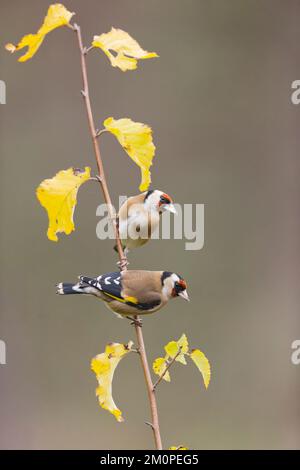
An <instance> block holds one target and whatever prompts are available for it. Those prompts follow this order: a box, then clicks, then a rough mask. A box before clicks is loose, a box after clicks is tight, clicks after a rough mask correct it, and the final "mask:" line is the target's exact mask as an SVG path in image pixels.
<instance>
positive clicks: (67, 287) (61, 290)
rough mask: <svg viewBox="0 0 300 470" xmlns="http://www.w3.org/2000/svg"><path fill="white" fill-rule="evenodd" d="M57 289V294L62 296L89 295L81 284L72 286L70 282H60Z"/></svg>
mask: <svg viewBox="0 0 300 470" xmlns="http://www.w3.org/2000/svg"><path fill="white" fill-rule="evenodd" d="M56 287H57V290H56V293H57V294H60V295H69V294H87V292H85V288H86V286H84V285H81V284H80V283H77V284H71V283H69V282H60V283H59V284H57V285H56Z"/></svg>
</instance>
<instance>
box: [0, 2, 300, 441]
mask: <svg viewBox="0 0 300 470" xmlns="http://www.w3.org/2000/svg"><path fill="white" fill-rule="evenodd" d="M64 4H65V6H66V7H67V8H68V9H69V10H71V11H74V12H76V19H75V21H77V22H78V23H79V24H80V25H81V27H82V30H83V35H84V40H85V43H86V45H89V44H90V42H91V39H92V37H93V35H94V34H100V33H102V32H107V31H108V30H109V29H110V28H111V26H115V27H119V28H122V29H124V30H125V31H128V32H129V33H130V34H131V35H132V36H133V37H134V38H136V39H137V40H138V41H139V42H140V44H141V45H142V46H143V47H144V48H145V49H147V50H149V51H157V52H158V53H159V55H160V58H159V59H154V60H149V61H143V62H140V64H139V67H138V69H137V70H136V71H135V72H127V73H122V72H121V71H120V70H118V69H115V68H112V67H111V66H110V65H109V62H108V60H107V58H106V57H105V56H104V54H103V53H101V52H100V51H94V52H93V53H91V54H90V55H89V56H88V68H89V79H90V87H91V96H92V102H93V108H94V114H95V118H96V121H97V123H99V127H101V123H102V122H103V120H104V119H105V118H106V117H108V116H114V117H115V118H120V117H130V118H132V119H133V120H135V121H141V122H145V123H147V124H149V125H151V126H152V128H153V132H154V141H155V144H156V146H157V153H156V157H155V160H154V166H153V169H152V180H153V186H154V187H157V188H160V189H163V190H164V191H166V192H168V193H169V194H171V195H172V196H173V197H174V199H175V201H176V202H181V203H202V204H205V245H204V248H203V249H202V250H201V251H185V249H184V247H185V241H184V240H173V241H153V242H152V243H149V244H148V245H147V246H146V247H144V248H143V249H141V250H139V251H138V250H137V251H135V252H134V253H132V255H131V257H130V261H131V264H130V267H131V268H142V269H144V268H146V269H165V270H174V271H178V272H180V273H181V274H182V275H183V276H184V277H185V278H186V279H187V281H188V284H189V294H190V297H191V300H192V301H191V302H190V303H189V304H186V303H184V302H181V301H180V300H177V301H174V302H172V303H170V304H169V305H168V307H167V308H165V309H164V310H163V311H162V312H161V313H158V314H156V315H153V316H151V317H149V318H146V319H145V321H144V336H145V342H146V346H147V351H148V356H149V360H150V361H151V362H152V360H153V359H154V358H155V357H157V356H159V355H160V354H161V353H162V351H163V346H164V345H165V344H166V343H167V342H168V341H169V340H171V339H175V338H178V337H179V336H180V335H181V334H182V333H183V332H185V333H186V334H187V336H188V338H189V341H190V345H191V346H193V347H199V348H201V349H202V350H203V351H204V352H205V353H206V355H207V356H208V357H209V359H210V361H211V364H212V381H211V385H210V387H209V389H208V390H207V391H206V390H205V389H204V386H203V383H202V379H201V377H200V375H199V373H198V371H197V370H196V368H195V367H194V366H193V364H190V365H189V366H186V367H183V366H181V365H180V364H178V365H176V367H174V370H173V373H172V382H171V383H170V384H168V383H162V384H161V386H160V387H159V390H158V392H157V399H158V404H159V413H160V421H161V432H162V436H163V443H164V447H166V448H167V447H169V446H170V445H178V444H185V445H187V446H188V447H190V448H194V449H231V448H234V449H250V448H257V449H262V448H270V449H277V448H284V449H289V448H297V447H299V443H300V399H299V396H300V366H296V365H293V364H292V363H291V353H292V350H291V343H292V341H294V340H295V339H299V338H300V320H299V300H300V299H299V296H300V290H299V274H300V273H299V234H300V233H299V232H300V227H299V177H300V165H299V161H300V159H299V146H300V132H299V129H300V127H299V126H300V106H298V107H297V106H295V105H293V104H292V103H291V99H290V95H291V83H292V81H294V80H296V79H300V55H299V40H300V29H299V16H300V2H299V1H297V0H288V1H285V2H282V1H280V0H260V1H258V0H251V1H250V0H244V1H242V2H241V1H240V0H227V1H221V0H219V1H217V0H211V1H209V2H208V1H204V0H185V1H184V2H182V1H180V0H164V1H163V2H161V1H158V0H151V1H145V0H143V1H141V0H110V1H108V0H86V1H84V2H83V1H79V0H66V1H65V2H64ZM48 5H49V1H45V0H40V1H39V2H37V1H33V0H27V1H26V2H24V1H21V0H13V1H5V2H3V1H2V2H1V7H0V9H1V50H0V65H1V68H0V70H1V73H0V79H1V80H4V81H5V82H6V85H7V104H6V105H1V106H0V113H1V126H0V151H1V163H0V165H1V172H0V182H1V185H0V191H1V235H0V237H1V248H0V256H1V265H0V276H1V279H0V286H1V287H0V289H1V299H0V301H1V312H0V315H1V319H0V338H1V339H2V340H4V341H5V342H6V345H7V365H6V366H0V447H1V448H4V449H13V448H24V449H42V448H46V449H55V448H58V449H67V448H70V449H78V448H82V449H93V448H95V449H137V448H149V447H152V446H153V440H152V435H151V431H150V429H149V427H147V426H145V424H144V421H146V420H148V419H149V416H150V413H149V408H148V401H147V396H146V390H145V384H144V379H143V373H142V370H141V367H140V363H139V361H138V357H137V356H136V355H135V354H132V355H129V356H128V357H127V358H126V359H124V360H123V361H122V362H121V364H120V366H119V369H118V371H117V373H116V377H115V380H114V398H115V401H116V403H117V404H118V406H119V407H120V408H121V410H122V411H123V414H124V417H125V420H126V421H125V423H123V424H119V423H117V422H116V421H115V419H114V418H113V416H112V415H110V414H109V413H107V412H105V411H104V410H102V409H101V408H100V407H99V406H98V404H97V401H96V398H95V395H94V391H95V387H96V381H95V377H94V375H93V374H92V373H91V371H90V359H91V358H92V357H93V356H94V355H96V354H98V353H100V352H102V351H103V350H104V346H105V344H106V343H107V342H109V341H120V342H127V341H128V340H130V339H133V340H134V339H135V335H134V330H133V328H132V327H131V326H130V325H129V323H128V322H127V321H120V320H118V319H116V318H115V317H114V316H113V315H111V314H110V313H109V311H108V310H107V309H106V308H105V306H103V305H102V304H99V303H98V302H96V301H95V300H94V299H93V298H86V297H80V298H79V297H76V296H74V297H68V298H62V297H58V296H56V295H55V287H54V285H55V283H56V282H58V281H62V280H64V281H72V280H75V279H76V277H77V275H78V274H81V273H84V274H88V275H97V274H100V273H103V272H107V271H110V270H114V269H115V267H116V266H115V263H116V257H115V253H114V252H113V250H112V248H113V242H112V241H109V240H106V241H99V240H98V239H97V238H96V224H97V222H98V221H99V218H98V217H96V208H97V206H98V204H99V203H101V202H102V196H101V195H100V193H99V188H98V187H97V185H96V184H93V183H89V184H86V185H85V187H84V188H82V190H81V191H80V193H79V205H78V206H77V209H76V213H75V223H76V227H77V228H76V231H75V232H74V233H72V235H70V236H69V237H66V236H64V235H62V236H60V240H59V242H58V243H53V242H50V241H49V240H48V239H47V237H46V230H47V216H46V212H45V211H44V210H43V208H42V207H41V206H40V205H39V203H38V202H37V199H36V197H35V188H36V187H37V186H38V185H39V183H40V182H41V181H42V180H43V179H45V178H48V177H52V176H53V175H54V174H55V173H56V172H57V171H58V170H60V169H66V168H69V167H70V166H76V167H84V166H85V165H91V166H92V167H93V169H94V168H95V165H94V155H93V149H92V145H91V141H90V136H89V134H88V127H87V122H86V115H85V109H84V107H83V103H82V98H81V96H80V89H81V75H80V73H81V71H80V63H79V54H78V48H77V43H76V40H75V37H74V35H73V34H72V32H71V31H70V30H68V29H67V28H60V29H58V30H56V31H54V32H53V33H51V34H50V35H49V36H47V38H46V40H45V42H44V44H43V45H42V47H41V48H40V50H39V51H38V53H37V55H36V56H35V57H34V58H33V59H32V60H30V61H28V62H26V63H24V64H21V63H18V62H17V54H15V55H14V56H11V55H10V54H8V53H7V52H6V51H5V50H4V48H3V46H4V44H5V43H7V42H15V43H16V42H18V40H19V39H20V38H21V37H22V36H23V35H24V34H27V33H30V32H36V31H37V29H38V28H39V27H40V25H41V24H42V20H43V18H44V15H45V13H46V10H47V7H48ZM101 145H102V153H103V158H104V163H105V169H106V173H107V177H108V180H109V184H110V188H111V193H112V197H113V199H114V201H115V202H117V201H118V195H119V194H125V195H131V194H135V193H137V192H138V185H139V178H140V173H139V169H138V168H137V167H136V166H135V165H133V164H132V162H131V161H130V159H129V158H128V157H127V156H126V155H125V154H124V153H123V151H122V149H121V147H120V146H119V144H118V142H117V141H116V140H115V139H114V138H113V137H112V136H109V135H104V136H103V140H102V144H101Z"/></svg>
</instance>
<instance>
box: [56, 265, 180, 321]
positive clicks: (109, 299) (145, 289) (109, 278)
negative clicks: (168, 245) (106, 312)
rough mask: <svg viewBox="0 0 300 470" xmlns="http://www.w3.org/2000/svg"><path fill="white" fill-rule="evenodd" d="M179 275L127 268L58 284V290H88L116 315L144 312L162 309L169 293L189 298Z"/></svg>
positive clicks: (77, 291) (85, 291) (73, 291)
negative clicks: (72, 282) (74, 282)
mask: <svg viewBox="0 0 300 470" xmlns="http://www.w3.org/2000/svg"><path fill="white" fill-rule="evenodd" d="M186 289H187V286H186V282H185V281H184V279H182V277H181V276H179V275H178V274H175V273H171V272H169V271H138V270H132V271H131V270H128V271H123V272H121V273H120V272H112V273H107V274H102V275H101V276H98V277H95V278H91V277H86V276H79V282H78V283H77V284H69V283H65V282H61V283H60V284H57V294H64V295H66V294H90V295H94V296H96V297H98V298H99V299H101V300H103V301H104V302H105V304H106V305H107V307H108V308H110V309H111V310H112V311H113V312H114V313H116V314H117V315H118V316H125V317H128V316H130V315H145V314H148V313H153V312H156V311H157V310H159V309H161V308H162V307H163V306H164V305H166V304H167V303H168V301H169V300H170V299H171V298H172V297H177V296H179V297H182V298H183V299H184V300H189V297H188V294H187V291H186Z"/></svg>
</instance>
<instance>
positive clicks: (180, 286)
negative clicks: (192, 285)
mask: <svg viewBox="0 0 300 470" xmlns="http://www.w3.org/2000/svg"><path fill="white" fill-rule="evenodd" d="M186 289H187V285H186V282H185V280H184V279H179V281H176V282H175V284H174V287H173V291H172V297H177V296H179V297H181V298H182V299H184V300H187V301H189V300H190V299H189V296H188V294H187V291H186Z"/></svg>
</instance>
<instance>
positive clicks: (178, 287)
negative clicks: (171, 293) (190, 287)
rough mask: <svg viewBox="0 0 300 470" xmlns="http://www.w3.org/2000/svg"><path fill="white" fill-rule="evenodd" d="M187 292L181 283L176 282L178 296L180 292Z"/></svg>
mask: <svg viewBox="0 0 300 470" xmlns="http://www.w3.org/2000/svg"><path fill="white" fill-rule="evenodd" d="M184 290H185V287H184V286H183V285H182V284H181V283H179V282H175V292H176V294H179V292H182V291H184Z"/></svg>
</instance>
